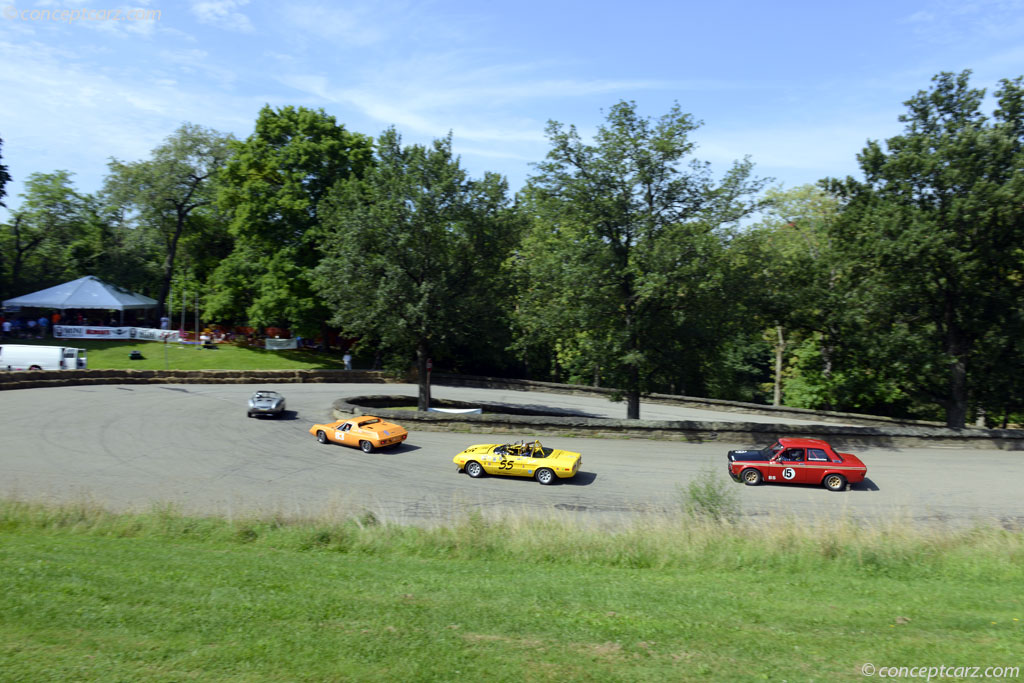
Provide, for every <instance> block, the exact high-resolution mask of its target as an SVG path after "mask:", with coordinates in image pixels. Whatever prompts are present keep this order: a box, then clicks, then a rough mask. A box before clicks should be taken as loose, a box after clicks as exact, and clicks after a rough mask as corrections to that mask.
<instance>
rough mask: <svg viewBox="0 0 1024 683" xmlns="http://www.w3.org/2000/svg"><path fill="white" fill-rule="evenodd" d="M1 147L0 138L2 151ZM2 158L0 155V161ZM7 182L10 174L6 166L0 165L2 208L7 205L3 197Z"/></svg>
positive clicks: (9, 179)
mask: <svg viewBox="0 0 1024 683" xmlns="http://www.w3.org/2000/svg"><path fill="white" fill-rule="evenodd" d="M3 146H4V139H3V138H0V149H3ZM3 158H4V157H3V155H2V154H0V160H2V159H3ZM9 182H11V174H10V173H8V172H7V166H6V165H5V164H0V206H2V207H4V208H7V205H6V204H4V197H6V196H7V190H6V189H5V188H6V185H7V183H9Z"/></svg>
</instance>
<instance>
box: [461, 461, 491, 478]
mask: <svg viewBox="0 0 1024 683" xmlns="http://www.w3.org/2000/svg"><path fill="white" fill-rule="evenodd" d="M466 474H468V475H469V476H471V477H473V478H474V479H479V478H480V477H482V476H484V475H485V474H487V473H486V472H484V466H483V465H481V464H480V463H478V462H477V461H476V460H470V461H469V462H467V463H466Z"/></svg>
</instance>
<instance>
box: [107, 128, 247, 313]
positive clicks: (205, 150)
mask: <svg viewBox="0 0 1024 683" xmlns="http://www.w3.org/2000/svg"><path fill="white" fill-rule="evenodd" d="M230 139H231V136H230V135H227V136H225V135H222V134H220V133H218V132H216V131H213V130H209V129H205V128H202V127H200V126H196V125H194V124H189V123H186V124H184V125H182V126H181V127H180V128H179V129H178V130H176V131H175V132H174V133H173V134H172V135H170V136H169V137H168V138H167V139H166V140H165V141H164V142H163V143H162V144H161V145H160V146H158V147H157V148H156V149H154V150H153V152H152V155H151V157H150V158H149V159H146V160H143V161H135V162H130V163H124V162H121V161H118V160H117V159H112V160H111V161H110V164H109V167H110V175H108V176H107V181H106V186H105V195H106V196H107V197H108V199H109V200H110V201H112V202H113V203H116V204H120V205H122V206H125V207H127V208H128V209H129V213H128V216H129V218H130V219H132V220H133V221H134V222H135V223H136V224H137V225H138V226H139V227H141V228H143V229H148V230H152V231H155V233H156V234H158V235H160V237H161V239H162V242H163V264H162V268H161V270H162V276H161V281H160V288H159V293H158V295H157V301H158V303H159V306H160V309H161V311H163V309H164V306H165V304H166V302H167V296H168V294H169V292H170V289H171V280H172V278H173V277H174V269H175V264H176V260H177V257H178V249H179V246H180V244H181V241H182V239H183V238H186V237H188V236H189V235H191V234H194V233H197V232H201V231H202V229H203V226H204V225H206V221H205V220H204V219H205V218H206V217H207V216H206V215H205V214H209V212H210V210H211V209H212V205H213V202H214V199H215V192H214V179H215V177H216V175H217V173H218V172H219V171H220V170H221V168H222V167H223V166H224V163H225V162H226V161H227V158H228V155H229V146H228V141H229V140H230Z"/></svg>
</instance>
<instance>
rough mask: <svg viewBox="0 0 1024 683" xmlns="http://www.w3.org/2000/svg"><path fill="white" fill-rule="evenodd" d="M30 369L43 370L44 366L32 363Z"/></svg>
mask: <svg viewBox="0 0 1024 683" xmlns="http://www.w3.org/2000/svg"><path fill="white" fill-rule="evenodd" d="M28 369H29V370H42V368H41V367H39V366H38V365H30V366H29V368H28Z"/></svg>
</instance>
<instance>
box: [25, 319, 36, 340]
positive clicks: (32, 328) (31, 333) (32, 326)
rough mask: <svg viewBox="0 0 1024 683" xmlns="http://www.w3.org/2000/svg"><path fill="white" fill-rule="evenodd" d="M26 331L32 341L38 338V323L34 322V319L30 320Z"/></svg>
mask: <svg viewBox="0 0 1024 683" xmlns="http://www.w3.org/2000/svg"><path fill="white" fill-rule="evenodd" d="M25 331H26V336H28V337H29V338H30V339H31V338H32V337H34V336H36V321H35V320H33V319H32V318H29V319H28V322H27V323H25Z"/></svg>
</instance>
